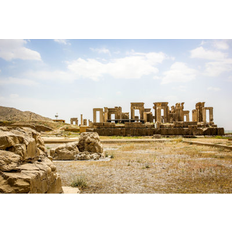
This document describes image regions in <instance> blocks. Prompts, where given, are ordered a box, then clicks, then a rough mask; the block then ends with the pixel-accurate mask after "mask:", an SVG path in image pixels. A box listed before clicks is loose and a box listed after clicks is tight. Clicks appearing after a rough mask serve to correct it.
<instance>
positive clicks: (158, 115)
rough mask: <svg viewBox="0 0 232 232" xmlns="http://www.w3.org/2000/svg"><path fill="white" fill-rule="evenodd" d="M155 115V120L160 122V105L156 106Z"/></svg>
mask: <svg viewBox="0 0 232 232" xmlns="http://www.w3.org/2000/svg"><path fill="white" fill-rule="evenodd" d="M156 115H157V117H156V118H157V122H159V123H161V107H160V106H157V107H156Z"/></svg>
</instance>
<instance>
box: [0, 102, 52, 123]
mask: <svg viewBox="0 0 232 232" xmlns="http://www.w3.org/2000/svg"><path fill="white" fill-rule="evenodd" d="M0 121H14V122H23V121H52V119H50V118H46V117H43V116H41V115H39V114H35V113H33V112H30V111H21V110H17V109H15V108H11V107H4V106H0Z"/></svg>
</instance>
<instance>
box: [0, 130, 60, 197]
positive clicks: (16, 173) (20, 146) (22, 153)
mask: <svg viewBox="0 0 232 232" xmlns="http://www.w3.org/2000/svg"><path fill="white" fill-rule="evenodd" d="M62 192H63V190H62V186H61V179H60V176H59V174H58V173H57V172H56V166H55V165H54V164H53V163H52V161H51V160H50V159H49V158H48V156H47V155H46V153H45V146H44V142H43V140H42V139H41V137H40V134H39V133H38V132H36V131H35V130H33V129H31V128H13V129H12V128H8V127H0V193H62Z"/></svg>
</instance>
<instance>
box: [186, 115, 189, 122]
mask: <svg viewBox="0 0 232 232" xmlns="http://www.w3.org/2000/svg"><path fill="white" fill-rule="evenodd" d="M186 122H189V114H186Z"/></svg>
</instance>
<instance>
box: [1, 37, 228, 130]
mask: <svg viewBox="0 0 232 232" xmlns="http://www.w3.org/2000/svg"><path fill="white" fill-rule="evenodd" d="M231 48H232V40H138V39H137V40H0V105H3V106H8V107H15V108H17V109H20V110H23V111H25V110H29V111H33V112H35V113H38V114H41V115H43V116H46V117H50V118H54V116H55V114H56V113H58V114H59V118H62V119H65V120H66V122H69V119H70V118H71V117H78V118H80V114H81V113H82V114H83V115H84V118H87V119H90V120H92V108H103V107H104V106H108V107H114V106H122V108H123V111H124V112H129V110H130V102H144V103H145V107H147V108H152V107H153V102H156V101H168V102H169V106H171V105H173V104H175V103H176V102H185V110H190V119H191V118H192V116H191V111H192V109H194V108H195V103H196V102H198V101H204V102H206V104H205V105H206V106H212V107H214V122H215V123H216V124H217V125H218V126H222V127H224V128H225V129H226V130H232V123H231V120H230V118H231V117H230V116H231V114H232V106H231V104H230V100H231V97H232V92H231V87H232V50H231Z"/></svg>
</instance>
